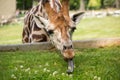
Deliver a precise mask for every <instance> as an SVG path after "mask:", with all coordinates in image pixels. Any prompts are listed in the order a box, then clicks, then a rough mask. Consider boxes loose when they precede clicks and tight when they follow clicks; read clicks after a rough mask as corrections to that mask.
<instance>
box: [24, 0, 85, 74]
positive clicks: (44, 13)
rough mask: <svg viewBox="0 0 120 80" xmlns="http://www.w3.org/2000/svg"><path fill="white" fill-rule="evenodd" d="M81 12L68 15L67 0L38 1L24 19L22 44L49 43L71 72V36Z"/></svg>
mask: <svg viewBox="0 0 120 80" xmlns="http://www.w3.org/2000/svg"><path fill="white" fill-rule="evenodd" d="M82 15H83V12H78V13H75V14H74V15H73V16H72V17H70V15H69V0H62V1H60V0H40V1H39V4H38V5H37V6H35V7H33V8H32V9H31V10H30V11H28V12H27V13H26V15H25V18H24V27H23V33H22V42H23V43H36V42H47V41H50V42H52V44H53V45H54V46H55V47H56V48H57V49H58V50H60V52H61V54H62V55H63V58H64V59H65V61H67V62H68V70H67V73H72V72H73V66H74V64H73V58H74V56H75V53H74V47H73V43H72V34H73V32H74V30H75V29H76V24H77V22H78V21H80V19H81V17H82Z"/></svg>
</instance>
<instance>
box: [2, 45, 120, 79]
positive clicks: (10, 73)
mask: <svg viewBox="0 0 120 80" xmlns="http://www.w3.org/2000/svg"><path fill="white" fill-rule="evenodd" d="M75 52H76V56H75V58H74V63H75V66H74V67H75V69H74V72H73V74H71V75H68V74H66V70H67V63H66V62H65V61H64V60H63V58H62V56H61V55H60V54H59V52H56V51H31V52H0V65H1V66H0V80H28V79H29V80H120V47H119V46H118V47H107V48H97V49H95V48H91V49H76V50H75Z"/></svg>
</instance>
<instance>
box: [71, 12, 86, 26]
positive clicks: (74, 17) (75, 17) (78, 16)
mask: <svg viewBox="0 0 120 80" xmlns="http://www.w3.org/2000/svg"><path fill="white" fill-rule="evenodd" d="M83 14H84V12H78V13H75V14H73V15H72V16H71V19H72V20H73V21H74V22H75V24H78V23H79V22H80V20H81V19H82V17H83Z"/></svg>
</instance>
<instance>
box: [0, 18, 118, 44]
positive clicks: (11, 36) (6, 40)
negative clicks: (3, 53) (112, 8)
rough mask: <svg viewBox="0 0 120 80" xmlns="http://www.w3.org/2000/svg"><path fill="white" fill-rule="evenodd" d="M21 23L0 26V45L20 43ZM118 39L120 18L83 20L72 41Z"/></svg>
mask: <svg viewBox="0 0 120 80" xmlns="http://www.w3.org/2000/svg"><path fill="white" fill-rule="evenodd" d="M22 28H23V23H16V24H10V25H4V26H0V44H16V43H22V42H21V34H22ZM110 37H111V38H112V37H120V16H119V17H112V16H109V17H103V18H85V19H82V20H81V22H80V23H79V24H78V25H77V30H76V31H75V33H74V35H73V40H84V39H91V38H110Z"/></svg>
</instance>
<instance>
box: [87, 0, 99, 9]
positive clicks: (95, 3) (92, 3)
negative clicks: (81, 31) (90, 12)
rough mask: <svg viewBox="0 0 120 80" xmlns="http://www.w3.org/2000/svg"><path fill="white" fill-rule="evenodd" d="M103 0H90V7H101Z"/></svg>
mask: <svg viewBox="0 0 120 80" xmlns="http://www.w3.org/2000/svg"><path fill="white" fill-rule="evenodd" d="M100 1H101V0H89V4H88V9H100V7H101V3H100Z"/></svg>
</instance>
